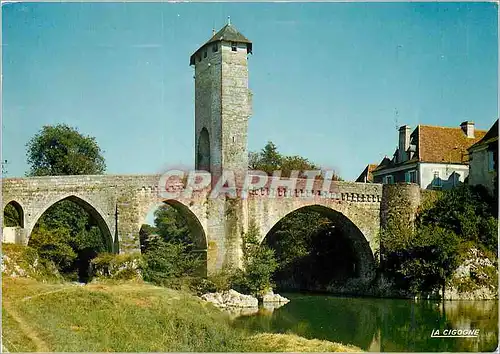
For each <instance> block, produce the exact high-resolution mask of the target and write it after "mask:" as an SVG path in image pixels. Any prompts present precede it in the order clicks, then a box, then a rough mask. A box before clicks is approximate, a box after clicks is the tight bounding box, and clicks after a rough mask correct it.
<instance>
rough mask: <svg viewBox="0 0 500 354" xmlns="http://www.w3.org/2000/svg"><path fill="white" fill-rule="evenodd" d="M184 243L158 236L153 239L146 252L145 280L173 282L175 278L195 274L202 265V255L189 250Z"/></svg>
mask: <svg viewBox="0 0 500 354" xmlns="http://www.w3.org/2000/svg"><path fill="white" fill-rule="evenodd" d="M188 249H189V246H188V245H185V244H183V243H177V242H167V241H164V240H163V239H160V238H157V239H155V240H154V241H151V242H150V244H149V245H148V249H147V251H146V252H145V254H144V261H145V267H144V274H143V275H144V280H146V281H149V282H152V283H155V284H158V285H168V284H169V283H170V284H173V283H174V282H175V281H174V280H173V279H174V278H180V277H185V276H194V275H195V274H196V272H197V271H198V270H199V269H200V268H201V267H202V265H203V259H202V258H201V257H200V255H198V254H195V253H192V252H189V251H188Z"/></svg>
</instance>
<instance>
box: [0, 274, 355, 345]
mask: <svg viewBox="0 0 500 354" xmlns="http://www.w3.org/2000/svg"><path fill="white" fill-rule="evenodd" d="M2 290H3V306H2V309H3V311H4V312H3V318H2V325H3V336H4V344H5V346H6V347H7V349H8V350H9V351H11V352H14V351H57V352H65V351H72V352H93V351H100V352H106V351H113V352H148V351H156V352H160V351H176V352H187V351H198V352H202V351H203V352H213V351H217V352H235V351H240V352H241V351H291V350H290V349H291V348H296V349H295V350H293V351H334V350H333V349H336V350H337V351H360V350H359V349H358V348H354V347H349V346H342V345H339V344H335V343H331V342H325V341H314V340H312V341H311V340H306V339H304V338H301V337H297V336H289V335H272V334H266V335H265V336H263V335H262V334H259V335H253V336H251V335H250V334H248V333H247V332H245V331H243V330H239V329H235V328H233V327H231V323H230V320H229V317H228V316H226V315H224V313H222V312H221V311H220V310H218V309H216V308H215V307H213V306H212V305H211V304H208V303H205V302H203V301H201V300H199V299H198V298H196V297H194V296H191V295H189V294H187V293H184V292H180V291H176V290H171V289H167V288H162V287H156V286H152V285H149V284H144V283H140V282H121V283H118V282H112V283H111V282H110V283H108V282H106V283H94V284H88V285H86V286H78V285H73V284H69V283H65V284H64V283H41V282H38V281H36V280H34V279H28V278H10V277H5V276H4V277H3V284H2ZM272 338H274V339H272Z"/></svg>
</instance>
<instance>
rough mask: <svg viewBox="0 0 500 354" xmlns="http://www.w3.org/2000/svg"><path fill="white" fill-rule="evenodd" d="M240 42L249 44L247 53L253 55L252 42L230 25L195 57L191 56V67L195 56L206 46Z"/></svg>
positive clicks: (208, 42) (214, 36)
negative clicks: (223, 42) (217, 43)
mask: <svg viewBox="0 0 500 354" xmlns="http://www.w3.org/2000/svg"><path fill="white" fill-rule="evenodd" d="M221 41H225V42H238V43H246V44H247V53H252V42H250V40H249V39H248V38H247V37H245V36H244V35H242V34H241V33H240V32H239V31H238V30H237V29H236V27H234V26H233V25H232V24H230V23H228V24H227V25H225V26H224V27H222V28H221V29H220V30H219V32H217V33H216V34H214V35H213V36H212V38H210V39H209V40H208V41H207V42H205V44H203V45H202V46H201V47H200V48H198V50H197V51H196V52H194V54H193V55H191V58H190V60H189V65H193V64H194V62H195V61H194V57H195V55H196V54H197V53H198V52H199V51H200V50H201V49H202V48H203V47H205V46H206V45H208V44H210V43H215V42H221Z"/></svg>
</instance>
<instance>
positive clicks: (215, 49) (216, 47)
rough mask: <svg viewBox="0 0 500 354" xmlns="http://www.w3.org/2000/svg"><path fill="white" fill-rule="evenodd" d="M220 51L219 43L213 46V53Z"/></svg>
mask: <svg viewBox="0 0 500 354" xmlns="http://www.w3.org/2000/svg"><path fill="white" fill-rule="evenodd" d="M218 51H219V45H218V44H217V43H214V45H213V46H212V52H214V53H215V52H218Z"/></svg>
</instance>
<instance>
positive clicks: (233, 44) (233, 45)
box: [231, 42, 238, 52]
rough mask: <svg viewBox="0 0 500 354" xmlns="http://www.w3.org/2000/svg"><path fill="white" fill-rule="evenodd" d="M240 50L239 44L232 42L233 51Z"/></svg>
mask: <svg viewBox="0 0 500 354" xmlns="http://www.w3.org/2000/svg"><path fill="white" fill-rule="evenodd" d="M237 49H238V43H236V42H231V50H232V51H233V52H236V50H237Z"/></svg>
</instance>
